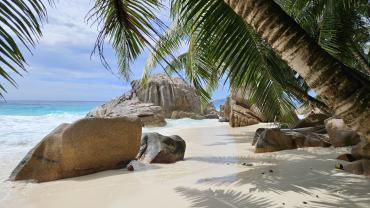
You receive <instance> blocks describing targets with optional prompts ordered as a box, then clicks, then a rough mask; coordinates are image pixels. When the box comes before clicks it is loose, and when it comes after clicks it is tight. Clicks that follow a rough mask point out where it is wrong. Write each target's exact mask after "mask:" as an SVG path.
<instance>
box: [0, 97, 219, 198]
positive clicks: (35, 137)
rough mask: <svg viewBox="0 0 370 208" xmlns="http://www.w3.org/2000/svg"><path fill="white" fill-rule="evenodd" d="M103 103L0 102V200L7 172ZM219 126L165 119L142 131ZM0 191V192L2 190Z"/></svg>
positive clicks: (3, 192)
mask: <svg viewBox="0 0 370 208" xmlns="http://www.w3.org/2000/svg"><path fill="white" fill-rule="evenodd" d="M102 103H103V102H64V101H63V102H61V101H7V102H6V103H5V102H0V201H1V198H2V197H4V196H5V195H6V191H5V190H6V189H5V188H2V186H4V184H3V183H2V182H4V181H5V180H7V179H8V177H9V175H10V174H11V171H12V170H13V169H14V168H15V167H16V165H17V164H18V163H19V162H20V161H21V160H22V158H23V157H24V156H25V155H26V154H27V152H29V151H30V150H31V149H32V148H33V147H34V146H35V145H36V144H37V143H39V142H40V141H41V140H42V139H43V138H44V137H45V136H46V135H47V134H49V133H50V132H51V131H52V130H53V129H55V128H56V127H57V126H59V125H60V124H62V123H71V122H73V121H76V120H78V119H80V118H83V117H84V116H85V115H86V114H87V113H88V112H89V111H90V110H91V109H93V108H94V107H96V106H98V105H101V104H102ZM215 124H219V123H218V121H217V120H215V119H213V120H202V121H198V120H192V119H179V120H171V119H168V120H167V126H166V127H162V128H144V129H143V132H159V133H165V132H166V130H167V129H168V128H171V129H173V128H175V129H177V128H179V129H183V128H192V127H201V126H209V125H215ZM2 189H3V190H2Z"/></svg>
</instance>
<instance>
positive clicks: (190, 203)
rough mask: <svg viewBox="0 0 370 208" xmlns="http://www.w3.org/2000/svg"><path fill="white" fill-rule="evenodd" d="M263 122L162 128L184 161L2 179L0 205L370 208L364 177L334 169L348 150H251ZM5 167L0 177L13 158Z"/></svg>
mask: <svg viewBox="0 0 370 208" xmlns="http://www.w3.org/2000/svg"><path fill="white" fill-rule="evenodd" d="M262 126H266V124H260V125H256V126H251V127H245V128H237V129H232V128H230V127H229V126H228V125H227V124H221V123H220V124H217V125H216V126H214V127H197V128H188V129H179V128H177V129H175V128H174V129H166V130H162V131H161V133H163V134H167V135H171V134H177V135H180V136H181V137H182V138H183V139H184V140H186V142H187V151H186V155H185V161H182V162H178V163H176V164H165V165H162V164H155V165H144V164H140V163H135V164H134V166H135V168H136V171H135V172H128V171H126V170H114V171H105V172H101V173H97V174H93V175H89V176H84V177H78V178H72V179H66V180H60V181H55V182H49V183H43V184H33V183H24V182H17V183H14V182H3V183H2V184H1V189H2V191H1V192H0V194H2V195H0V197H1V198H0V207H1V208H8V207H9V208H19V207H22V208H26V207H35V208H36V207H37V208H54V207H61V208H66V207H89V208H93V207H99V208H101V207H117V208H126V207H128V208H131V207H145V208H147V207H149V208H156V207H160V208H167V207H176V208H182V207H199V208H200V207H212V208H218V207H220V208H221V207H233V208H235V207H238V208H239V207H243V208H244V207H252V208H253V207H351V208H352V207H370V180H369V179H368V178H366V177H363V176H356V175H351V174H346V173H343V172H341V171H339V170H335V169H334V166H335V164H336V162H337V161H336V160H335V159H334V158H336V157H337V156H338V155H339V154H342V153H346V152H347V151H348V149H346V148H339V149H334V148H326V149H324V148H305V149H298V150H289V151H281V152H276V153H268V154H255V153H253V150H254V148H253V147H252V146H251V142H252V137H253V134H254V131H255V130H256V129H257V128H258V127H262ZM243 163H245V164H251V165H252V166H247V165H245V164H244V165H243ZM9 164H10V165H9V167H6V168H5V169H3V170H1V176H3V175H5V174H6V173H9V172H10V171H11V169H12V168H14V165H16V162H11V163H9Z"/></svg>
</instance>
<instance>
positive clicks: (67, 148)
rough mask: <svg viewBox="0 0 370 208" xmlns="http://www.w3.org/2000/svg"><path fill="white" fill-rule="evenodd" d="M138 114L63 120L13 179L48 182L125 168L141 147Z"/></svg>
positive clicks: (21, 163)
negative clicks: (67, 122) (133, 116)
mask: <svg viewBox="0 0 370 208" xmlns="http://www.w3.org/2000/svg"><path fill="white" fill-rule="evenodd" d="M140 135H141V122H140V120H139V119H137V118H113V119H103V118H88V119H82V120H79V121H76V122H74V123H72V124H62V125H60V126H59V127H57V128H56V129H55V130H54V131H52V132H51V133H50V134H49V135H47V136H46V137H45V138H44V139H43V140H42V141H41V142H40V143H39V144H38V145H37V146H36V147H34V148H33V149H32V150H31V151H30V152H29V153H28V154H27V155H26V157H25V158H24V159H23V160H22V161H21V162H20V163H19V165H18V166H17V167H16V168H15V170H14V171H13V173H12V174H11V177H10V179H11V180H34V181H36V182H46V181H52V180H57V179H63V178H70V177H77V176H82V175H87V174H91V173H96V172H99V171H104V170H110V169H116V168H123V167H125V166H126V164H128V163H129V162H130V161H131V160H133V159H135V156H136V155H137V153H138V151H139V148H140Z"/></svg>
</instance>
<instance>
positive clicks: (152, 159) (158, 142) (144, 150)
mask: <svg viewBox="0 0 370 208" xmlns="http://www.w3.org/2000/svg"><path fill="white" fill-rule="evenodd" d="M185 149H186V143H185V141H184V140H183V139H182V138H181V137H179V136H177V135H175V136H163V135H161V134H158V133H146V134H143V135H142V137H141V145H140V150H139V154H138V155H137V157H136V158H137V159H138V160H140V161H142V162H145V163H175V162H177V161H181V160H184V155H185Z"/></svg>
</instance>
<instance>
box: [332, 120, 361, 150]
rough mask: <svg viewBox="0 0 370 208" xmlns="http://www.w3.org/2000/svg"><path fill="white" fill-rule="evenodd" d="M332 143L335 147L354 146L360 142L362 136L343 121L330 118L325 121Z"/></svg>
mask: <svg viewBox="0 0 370 208" xmlns="http://www.w3.org/2000/svg"><path fill="white" fill-rule="evenodd" d="M325 127H326V130H327V131H328V134H329V139H330V143H331V144H332V145H333V146H334V147H346V146H353V145H356V144H358V143H359V142H360V136H359V135H358V134H357V133H356V132H355V131H353V130H352V129H350V128H349V127H348V126H347V125H346V124H345V123H344V121H343V120H342V119H336V118H330V119H327V120H326V121H325Z"/></svg>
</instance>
